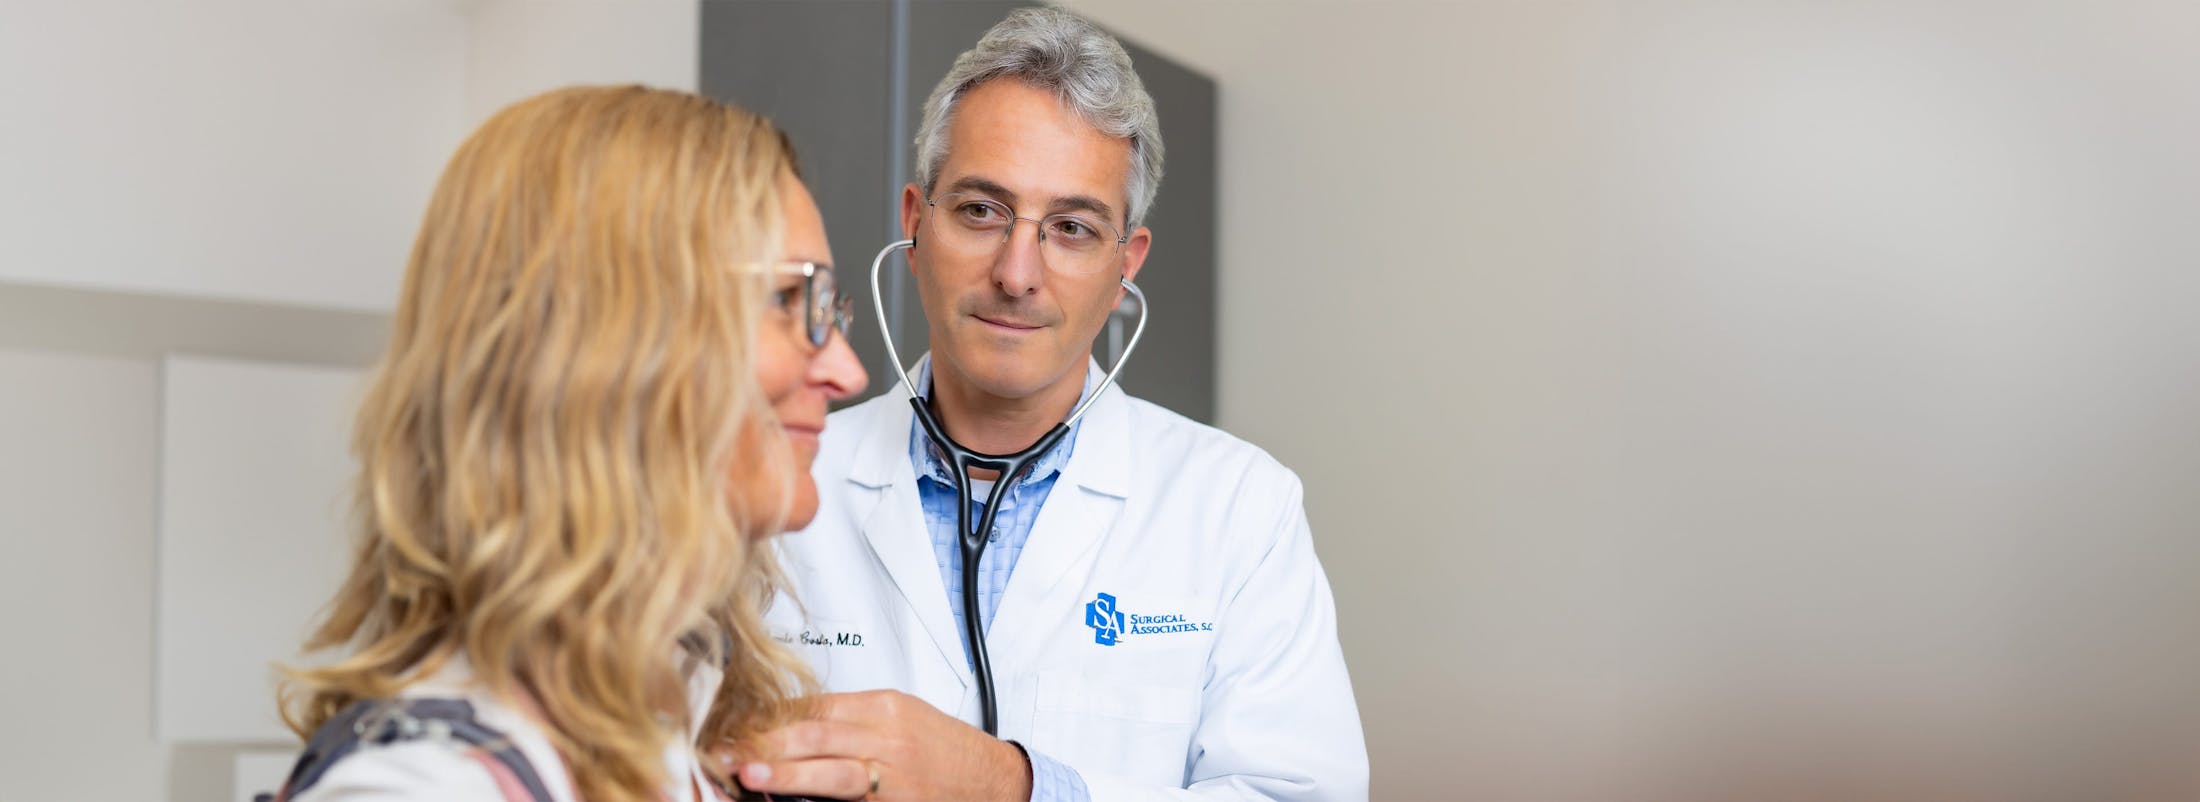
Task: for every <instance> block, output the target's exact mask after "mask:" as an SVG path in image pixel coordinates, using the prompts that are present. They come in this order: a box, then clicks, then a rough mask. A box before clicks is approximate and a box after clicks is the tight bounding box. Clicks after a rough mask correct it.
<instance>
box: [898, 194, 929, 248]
mask: <svg viewBox="0 0 2200 802" xmlns="http://www.w3.org/2000/svg"><path fill="white" fill-rule="evenodd" d="M923 219H924V190H922V189H919V188H917V185H915V184H905V185H903V186H902V188H901V238H902V239H905V240H909V241H910V242H915V241H916V240H917V224H918V223H919V222H921V221H922V220H923Z"/></svg>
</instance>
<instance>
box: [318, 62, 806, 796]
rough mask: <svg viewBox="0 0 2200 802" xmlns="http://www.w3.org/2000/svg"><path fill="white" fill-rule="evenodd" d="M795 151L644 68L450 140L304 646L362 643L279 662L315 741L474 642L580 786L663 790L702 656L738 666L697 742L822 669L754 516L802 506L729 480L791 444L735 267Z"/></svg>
mask: <svg viewBox="0 0 2200 802" xmlns="http://www.w3.org/2000/svg"><path fill="white" fill-rule="evenodd" d="M793 170H794V159H793V153H792V149H791V148H790V146H789V145H788V143H787V139H786V137H785V135H784V134H782V133H781V132H780V131H779V130H778V129H777V128H775V127H773V126H772V124H771V123H770V122H769V121H767V120H765V119H763V118H762V117H759V116H757V115H754V114H751V113H749V112H746V111H743V110H741V109H739V108H736V107H733V106H730V105H727V104H723V103H719V102H716V101H713V100H710V99H708V98H703V97H699V96H696V95H691V94H686V93H680V92H670V91H663V90H653V89H647V88H643V87H633V86H629V87H580V88H572V89H564V90H559V91H554V92H549V93H547V94H543V95H539V96H536V97H534V98H530V99H528V100H525V101H522V102H520V103H517V104H515V105H513V106H511V107H509V108H506V109H504V110H503V111H501V112H499V113H497V114H496V116H494V117H492V118H490V119H489V120H488V121H487V122H486V123H484V124H483V125H482V126H481V128H480V130H478V131H476V132H475V133H474V134H473V136H472V137H470V138H469V139H467V140H466V142H465V144H463V145H461V146H460V147H459V149H458V152H457V154H456V155H454V156H453V157H452V158H451V161H450V164H449V165H448V166H447V167H446V168H445V170H444V172H443V177H442V179H441V181H440V182H439V183H438V184H437V186H436V189H435V193H434V196H433V199H432V200H431V202H430V204H429V206H428V211H427V216H426V219H425V220H424V221H423V222H422V224H421V230H420V236H419V239H418V241H417V242H416V243H415V244H414V246H413V251H412V256H411V261H410V264H409V265H408V266H407V271H406V276H405V284H404V289H403V292H402V295H401V296H400V298H399V300H398V306H397V311H396V314H395V317H394V320H393V331H392V333H391V337H390V343H389V349H388V352H387V353H386V354H385V355H384V356H383V358H382V361H381V363H380V364H379V366H378V368H377V372H376V375H375V377H374V380H373V382H372V385H371V388H370V389H369V390H368V392H367V394H366V397H365V399H364V401H363V403H362V405H361V408H360V411H359V417H358V421H357V428H356V431H355V433H354V436H353V444H352V447H353V450H354V452H355V455H356V457H357V458H358V461H359V476H358V480H357V486H356V488H355V490H356V503H355V509H354V515H353V517H354V519H355V527H356V532H355V536H356V546H355V548H356V550H355V552H354V554H353V562H352V568H351V573H350V576H349V578H348V579H346V580H345V582H344V584H343V586H342V588H341V589H340V590H338V591H337V593H336V596H335V598H334V600H332V601H331V602H330V604H329V607H328V608H327V609H326V611H325V613H324V614H325V616H326V617H325V619H324V620H323V622H322V623H321V624H320V626H319V628H318V629H317V630H316V631H315V632H314V633H313V635H312V636H311V638H310V639H309V640H308V641H307V642H306V644H305V648H306V650H307V651H308V652H309V653H310V652H317V651H322V650H334V649H345V652H344V653H343V654H342V655H341V656H340V657H339V658H338V659H336V660H335V662H333V663H330V664H328V665H325V666H323V667H316V668H286V669H284V675H285V679H284V682H283V687H282V688H281V690H280V691H279V692H278V703H279V704H280V705H281V707H282V710H283V717H284V720H285V722H286V723H288V724H289V725H290V727H291V728H292V729H293V730H295V731H297V732H298V734H299V735H300V737H308V736H310V734H311V733H312V732H313V731H314V730H315V729H316V728H318V727H319V726H320V725H321V724H322V723H323V722H325V721H327V720H328V719H329V718H331V717H332V716H334V715H336V714H337V713H338V712H340V711H342V710H343V709H344V708H345V707H346V706H348V705H351V704H352V703H354V702H357V701H360V700H367V699H381V698H388V697H391V696H394V695H396V694H397V693H398V691H399V690H401V689H403V688H404V687H406V686H407V685H409V684H411V683H412V682H414V681H417V680H419V679H421V678H424V677H426V676H429V675H431V674H433V673H434V672H435V671H437V670H438V669H440V668H441V667H442V666H444V665H445V664H447V663H448V662H449V661H450V660H452V659H453V658H454V657H461V656H462V657H463V659H464V660H466V661H467V662H469V663H470V664H471V666H472V668H473V671H474V673H475V675H476V676H477V677H478V679H479V680H480V681H481V682H482V683H483V684H484V686H485V687H486V689H487V690H488V691H489V692H490V693H492V694H495V695H497V696H499V697H500V698H506V699H518V700H525V701H526V702H530V703H532V704H533V705H534V706H535V707H536V709H538V710H539V711H540V714H541V716H542V717H543V719H544V721H545V723H546V724H547V727H546V729H547V730H548V734H549V736H550V740H551V742H552V743H553V744H554V745H555V746H556V747H557V750H558V752H559V755H560V756H561V757H563V758H564V759H565V761H566V764H567V768H568V769H569V770H570V772H571V774H572V777H573V779H574V781H575V783H576V785H577V790H578V791H579V793H580V796H581V798H584V799H590V800H596V802H617V801H618V800H655V799H657V798H658V797H659V795H660V794H661V793H662V788H663V787H664V782H665V781H666V780H667V779H668V778H666V777H664V776H663V775H664V762H663V754H664V750H665V749H666V748H667V746H668V745H670V744H671V743H672V742H673V741H674V740H675V739H680V738H684V737H685V736H686V732H687V727H688V726H690V725H692V724H693V722H692V721H690V713H689V710H690V707H689V704H688V700H687V693H688V690H687V687H688V686H687V676H688V673H689V672H690V671H691V670H692V669H693V668H694V667H695V665H694V663H695V661H698V660H709V661H715V662H716V663H717V664H719V665H723V666H724V667H725V681H724V682H723V684H722V685H721V686H720V690H719V693H718V696H717V697H716V699H715V700H714V701H713V703H712V705H711V709H710V712H709V715H708V718H707V720H706V722H705V725H704V733H703V736H702V738H703V741H704V742H705V743H715V742H717V741H719V740H721V739H726V738H735V737H740V736H743V735H748V734H753V733H755V732H757V731H759V730H760V729H762V728H763V727H766V726H769V725H771V724H772V723H775V722H778V721H781V720H784V718H785V717H786V716H788V715H790V714H791V713H792V712H793V704H794V702H793V700H794V699H796V698H798V697H799V696H800V695H801V694H803V693H805V692H807V691H809V690H811V689H813V688H814V686H815V683H814V681H813V680H812V679H811V678H810V675H809V674H808V673H807V672H806V671H805V670H804V669H803V667H802V664H801V662H800V660H799V659H798V658H796V657H795V656H794V655H793V654H791V653H790V652H789V651H788V650H787V649H786V648H785V647H783V646H781V645H780V644H779V643H778V642H777V641H775V640H773V639H772V638H771V637H770V633H769V632H768V631H767V630H766V629H765V628H764V625H763V623H762V611H763V609H764V608H765V606H766V605H767V604H768V603H769V599H770V597H771V594H772V593H774V592H775V591H776V590H777V589H778V587H779V586H780V584H781V575H780V573H779V570H778V568H777V566H776V565H775V564H774V563H773V562H772V558H771V548H770V545H769V543H768V542H767V539H765V538H761V537H757V536H756V535H759V534H763V533H761V532H755V531H744V524H746V525H747V526H748V527H749V528H763V527H760V526H759V525H758V524H756V523H755V522H759V521H764V522H769V521H773V520H777V519H779V518H780V517H782V516H783V514H784V512H783V511H772V510H745V509H738V508H737V506H738V504H739V498H740V496H739V495H737V494H735V493H733V492H731V491H730V489H729V487H728V481H729V478H732V477H735V476H738V475H741V472H743V471H750V472H752V473H753V474H768V473H773V472H770V471H761V470H759V469H758V468H757V467H756V466H755V465H753V462H754V461H756V460H760V459H765V458H766V457H758V456H755V455H759V454H766V455H771V456H770V457H768V458H775V459H776V458H782V457H781V456H780V455H782V454H784V453H785V452H784V451H783V450H782V449H780V448H775V447H774V445H773V444H772V443H769V442H762V441H763V440H765V439H766V438H769V437H771V436H772V435H771V434H768V433H767V432H769V431H770V430H773V429H775V428H776V427H770V426H767V425H764V424H765V422H766V421H768V417H769V416H770V414H771V412H770V409H769V407H768V405H767V404H766V403H765V402H764V400H763V399H762V398H761V397H760V392H759V390H758V389H757V387H756V384H755V376H754V374H753V370H754V368H753V366H754V364H755V362H754V359H753V354H752V353H751V348H752V343H751V340H752V337H751V332H752V330H753V327H754V326H756V325H757V320H758V318H760V317H761V315H762V310H763V309H764V304H765V300H764V288H763V287H762V286H761V284H760V280H759V279H758V278H757V276H756V274H755V273H754V272H752V271H744V270H743V269H741V267H740V266H741V265H745V264H756V263H761V262H767V261H772V260H775V259H776V258H777V257H778V251H779V249H780V246H781V242H780V234H781V231H782V228H783V220H782V214H781V203H782V193H781V192H780V191H779V189H778V184H777V182H778V180H779V179H780V177H781V175H782V174H787V173H791V172H792V171H793ZM776 473H780V474H795V473H799V472H798V471H780V472H776ZM773 528H775V527H773ZM346 647H348V648H346ZM708 764H709V762H708V761H705V765H708Z"/></svg>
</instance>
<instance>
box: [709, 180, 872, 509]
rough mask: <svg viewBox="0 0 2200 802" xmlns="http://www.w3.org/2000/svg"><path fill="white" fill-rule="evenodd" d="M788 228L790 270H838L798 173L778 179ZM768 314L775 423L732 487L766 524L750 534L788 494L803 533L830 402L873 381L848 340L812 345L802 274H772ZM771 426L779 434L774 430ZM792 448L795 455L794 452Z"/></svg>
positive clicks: (765, 353)
mask: <svg viewBox="0 0 2200 802" xmlns="http://www.w3.org/2000/svg"><path fill="white" fill-rule="evenodd" d="M779 194H780V197H781V198H784V199H785V200H784V203H785V206H784V212H783V213H784V215H785V217H786V221H787V230H786V251H785V253H783V254H782V255H781V261H782V262H786V263H801V262H814V263H816V264H817V265H818V266H820V267H825V266H829V265H831V264H832V263H833V254H832V247H831V245H830V244H828V243H827V242H826V240H825V219H824V217H823V216H821V215H820V214H818V211H817V202H816V201H815V200H813V199H811V197H810V190H809V188H807V187H804V186H803V185H802V182H801V181H800V180H799V179H796V178H795V177H794V174H793V173H781V174H780V176H779ZM765 280H766V281H767V282H768V283H767V285H766V286H767V287H768V288H769V291H768V292H767V293H766V294H765V296H764V297H765V302H766V304H767V306H768V307H769V308H767V309H766V310H765V312H764V316H763V318H762V319H761V321H760V322H759V324H758V326H757V332H756V381H757V385H758V386H759V387H760V388H761V389H762V390H763V392H764V398H765V401H766V403H769V404H770V405H771V408H772V413H773V415H772V417H773V419H772V420H768V421H765V422H764V425H765V426H766V427H767V428H765V429H764V430H762V431H752V432H749V433H747V436H745V437H744V438H743V440H744V441H745V442H747V443H749V444H750V445H749V447H748V448H747V449H746V450H745V451H744V453H743V455H742V458H741V459H737V460H735V461H734V464H733V466H732V469H731V471H732V475H731V476H729V477H728V480H729V481H730V482H731V483H732V485H733V486H732V487H731V488H730V490H731V492H732V493H733V495H734V497H735V498H738V499H740V500H741V502H742V503H741V507H740V509H742V510H746V511H750V514H752V515H756V516H758V517H760V518H762V519H763V520H755V521H745V522H743V523H744V524H746V525H747V529H748V531H750V532H753V533H756V534H759V535H768V534H776V533H774V532H767V531H764V528H765V527H767V526H769V525H770V523H771V520H770V516H771V514H772V513H774V512H777V511H779V510H780V506H779V505H780V502H781V500H782V496H781V493H782V492H784V491H786V490H787V489H788V488H790V487H791V488H792V490H793V493H792V495H791V497H787V499H786V500H787V501H789V502H790V503H788V505H787V506H786V508H785V512H786V517H785V519H784V521H783V525H784V527H785V528H786V529H790V530H792V529H801V528H803V527H805V526H809V525H810V520H811V519H813V518H816V517H817V503H818V502H817V483H816V482H815V481H813V480H812V479H811V478H810V463H811V462H813V461H815V460H816V459H817V439H818V435H819V434H820V433H822V432H823V431H824V429H825V413H826V411H827V403H828V402H830V401H834V400H837V399H841V398H847V397H849V396H852V395H855V394H857V393H860V392H863V388H864V386H865V385H866V384H868V383H869V377H867V376H866V375H865V374H864V372H863V364H862V363H861V362H860V361H858V360H857V359H856V355H855V352H854V351H853V350H850V349H849V347H848V340H847V338H846V337H843V336H841V334H840V333H839V332H837V331H836V332H833V333H832V334H831V335H830V337H829V338H828V339H827V340H826V341H825V345H824V346H823V347H818V346H814V345H811V344H810V338H809V334H808V332H807V331H806V330H805V322H804V317H803V308H804V306H805V303H804V296H803V284H804V281H805V279H804V278H803V277H802V276H801V275H800V274H796V273H789V272H784V271H779V272H772V273H770V274H768V275H767V277H766V279H765ZM771 427H776V429H777V431H776V432H775V431H773V430H772V428H771ZM789 447H791V448H789Z"/></svg>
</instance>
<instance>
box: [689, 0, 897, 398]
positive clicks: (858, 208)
mask: <svg viewBox="0 0 2200 802" xmlns="http://www.w3.org/2000/svg"><path fill="white" fill-rule="evenodd" d="M891 23H892V4H891V3H890V2H889V0H834V2H822V3H821V2H809V1H808V0H704V2H703V3H702V24H701V30H702V46H701V48H700V58H701V61H702V65H701V80H700V84H699V85H700V87H701V89H702V91H703V93H704V94H706V95H710V96H711V97H715V98H719V99H722V100H727V101H730V102H734V103H738V104H740V105H742V106H744V107H746V108H749V109H751V110H754V111H757V112H759V113H762V114H764V115H767V116H769V117H771V118H772V120H773V121H774V122H777V123H778V124H779V126H780V127H781V128H783V129H785V130H786V132H787V135H788V136H789V137H792V138H793V139H794V144H795V151H796V152H797V153H798V154H799V155H800V158H801V162H802V172H803V178H804V179H806V181H807V183H808V184H809V186H810V192H811V193H812V194H814V195H816V196H817V204H818V207H819V209H820V210H821V211H823V212H824V214H825V230H826V233H827V235H828V236H829V237H830V238H831V239H832V243H833V259H834V261H835V262H836V264H837V267H838V272H839V274H840V279H841V281H842V282H843V283H844V284H845V285H846V286H847V289H848V293H849V294H850V295H853V296H855V298H856V312H855V313H856V320H855V326H854V328H853V329H852V331H851V337H850V340H851V341H852V342H853V343H854V344H855V345H856V353H857V354H859V355H861V356H862V357H863V365H864V367H865V368H866V369H868V370H870V372H871V387H872V389H874V390H876V389H881V388H884V387H885V386H886V385H885V384H884V382H885V381H888V380H889V378H888V377H890V376H891V375H892V374H891V373H890V372H889V371H888V370H887V361H886V356H885V349H884V348H881V347H880V346H879V344H878V332H877V325H878V324H877V323H876V322H874V321H875V320H876V317H875V313H874V312H873V311H872V308H871V293H870V291H869V290H868V289H867V288H866V285H865V284H864V282H865V281H866V277H865V274H864V271H865V270H866V269H868V268H869V267H870V264H871V255H872V254H874V253H876V252H877V251H878V248H879V247H880V246H882V245H884V244H885V243H886V240H884V239H882V237H884V236H886V232H888V231H889V230H891V218H890V217H889V215H888V214H887V210H888V209H889V208H891V206H890V198H891V195H890V194H889V193H890V192H891V191H892V190H895V189H899V188H900V186H901V185H900V184H899V183H898V182H897V183H893V184H892V186H891V187H889V186H888V176H887V172H888V169H887V163H888V161H889V154H890V153H891V149H892V148H893V147H895V143H893V142H892V141H891V135H890V128H891V126H890V124H889V123H890V122H891V121H890V119H889V115H888V112H889V109H890V105H891V103H890V98H889V97H888V95H887V90H888V87H889V85H890V84H891V83H892V81H891V80H890V77H889V76H890V75H891V74H892V71H891V59H890V56H891V50H892V44H893V37H892V33H893V31H892V29H891ZM900 147H902V148H904V149H906V148H907V147H908V146H907V145H906V144H904V145H901V146H900ZM865 395H866V396H868V395H869V393H866V394H865ZM853 400H859V399H851V401H853Z"/></svg>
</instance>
